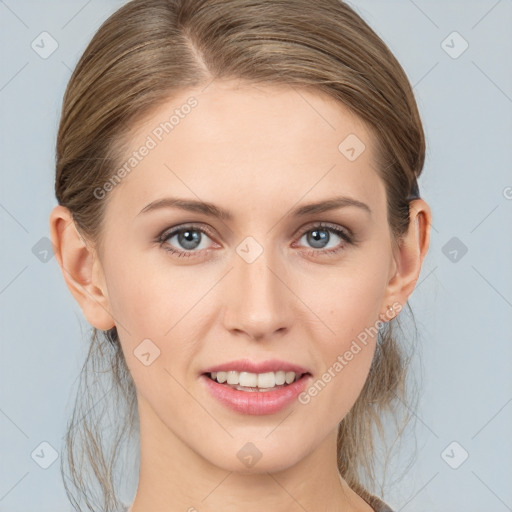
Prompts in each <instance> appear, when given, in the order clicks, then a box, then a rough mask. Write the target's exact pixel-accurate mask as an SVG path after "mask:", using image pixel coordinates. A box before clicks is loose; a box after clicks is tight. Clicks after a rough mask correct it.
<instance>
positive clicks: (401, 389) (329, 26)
mask: <svg viewBox="0 0 512 512" xmlns="http://www.w3.org/2000/svg"><path fill="white" fill-rule="evenodd" d="M214 79H241V80H244V81H247V82H250V83H253V84H273V85H278V84H282V85H286V84H288V85H292V86H294V87H303V88H309V89H310V90H312V91H317V92H323V93H325V94H327V95H328V96H330V97H331V98H334V99H335V100H337V101H338V102H340V103H342V104H344V105H345V106H346V107H348V108H349V109H350V110H351V111H352V112H353V113H355V114H356V115H357V116H359V118H360V119H362V120H363V122H365V124H366V125H367V126H368V127H369V129H370V131H371V133H372V134H373V137H374V141H373V142H374V144H375V147H376V149H377V152H376V154H377V155H378V157H377V162H375V164H376V170H377V172H378V173H379V174H380V176H381V177H382V179H383V181H384V183H385V186H386V193H387V202H388V221H389V226H390V229H391V232H392V233H393V235H394V237H395V240H396V241H397V242H399V240H400V238H401V236H402V235H403V234H404V233H405V232H406V230H407V227H408V224H409V206H410V201H411V199H413V198H415V197H418V188H417V177H418V176H419V174H420V173H421V170H422V168H423V163H424V158H425V139H424V133H423V128H422V124H421V120H420V116H419V113H418V109H417V106H416V102H415V99H414V95H413V92H412V89H411V86H410V84H409V81H408V79H407V76H406V74H405V72H404V71H403V69H402V67H401V66H400V64H399V63H398V61H397V60H396V59H395V57H394V56H393V54H392V53H391V52H390V50H389V49H388V47H387V46H386V44H385V43H384V42H383V41H382V40H381V39H380V38H379V37H378V35H377V34H376V33H375V32H374V31H373V30H372V29H371V28H370V27H369V26H368V24H367V23H366V22H365V21H364V20H363V19H362V18H361V17H360V16H359V15H358V14H357V13H356V12H355V11H354V10H353V9H352V8H351V7H350V6H348V5H347V4H346V3H343V2H341V1H340V0H315V1H311V0H257V1H256V0H134V1H131V2H129V3H127V4H126V5H125V6H123V7H122V8H120V9H119V10H118V11H116V12H115V13H114V14H113V15H112V16H110V18H109V19H107V20H106V21H105V22H104V23H103V25H102V26H101V27H100V28H99V30H98V31H97V33H96V34H95V35H94V37H93V39H92V40H91V42H90V43H89V45H88V46H87V48H86V50H85V52H84V54H83V55H82V57H81V58H80V60H79V62H78V64H77V66H76V68H75V70H74V72H73V74H72V76H71V78H70V80H69V84H68V86H67V89H66V93H65V97H64V101H63V107H62V116H61V120H60V126H59V131H58V138H57V146H56V153H57V161H56V182H55V192H56V197H57V200H58V202H59V204H61V205H63V206H65V207H67V208H69V210H70V211H71V213H72V215H73V218H74V221H75V223H76V225H77V228H78V229H79V231H80V232H81V233H82V234H83V236H84V237H86V238H87V239H88V240H90V241H92V242H93V243H95V244H98V246H100V245H101V234H102V220H103V218H104V212H105V208H106V207H107V205H108V198H107V200H103V201H98V199H96V197H95V195H94V190H95V189H96V188H97V187H98V186H99V185H101V184H103V183H105V182H106V181H107V180H109V179H110V178H111V177H112V176H113V175H114V173H115V171H116V170H117V169H118V166H119V165H120V164H121V162H122V161H123V155H125V151H126V148H127V144H128V143H129V136H130V133H131V130H132V129H133V127H134V126H135V125H136V124H137V122H138V121H140V120H141V119H142V118H144V117H145V116H148V115H149V114H150V113H151V112H152V111H153V110H154V109H155V108H157V107H158V106H160V105H161V104H162V103H163V102H165V101H168V100H169V98H170V96H171V95H172V94H173V92H176V91H178V90H185V89H186V88H188V87H192V86H200V85H203V84H204V85H205V86H206V85H207V84H208V83H210V82H211V81H212V80H214ZM340 142H341V141H340ZM409 311H410V308H409ZM396 327H400V325H399V324H398V319H394V320H392V321H390V322H388V323H386V324H385V325H384V327H383V328H382V329H381V331H380V332H379V342H378V343H377V349H376V352H375V356H374V360H373V362H372V366H371V369H370V374H369V376H368V379H367V381H366V383H365V385H364V388H363V390H362V392H361V394H360V396H359V397H358V399H357V401H356V403H355V404H354V406H353V408H352V409H351V410H350V412H349V413H348V414H347V415H346V417H345V418H344V419H343V420H342V421H341V423H340V425H339V434H338V466H339V470H340V473H341V475H342V476H343V478H344V479H345V480H346V481H347V482H348V484H349V485H350V486H351V487H352V488H353V489H354V490H355V491H356V492H357V493H358V494H360V495H361V496H362V497H363V498H367V497H368V496H369V491H368V490H367V488H369V487H372V486H374V484H375V481H376V478H375V473H374V462H375V461H374V459H375V456H376V451H375V450H374V441H373V437H374V434H375V432H374V429H375V428H376V429H377V430H378V432H379V434H380V435H381V438H383V428H384V423H383V418H384V415H385V413H386V412H391V413H393V417H395V418H397V417H398V416H397V415H398V411H399V406H400V405H404V404H406V403H407V399H406V394H407V393H406V391H407V389H409V388H408V387H407V386H406V385H405V381H406V369H407V367H408V362H409V360H410V357H411V355H412V352H411V353H408V349H409V348H411V347H412V343H410V342H409V343H408V345H407V346H402V345H400V344H399V342H398V340H397V336H396V335H395V334H394V333H393V330H394V329H396ZM118 341H119V340H118V337H117V332H116V329H115V327H114V328H113V329H111V330H110V331H106V332H98V331H97V330H96V329H93V335H92V340H91V344H90V347H89V352H88V355H87V357H86V360H85V363H84V366H83V368H82V372H81V383H82V384H83V386H84V389H83V390H79V392H78V396H77V401H76V403H75V408H74V412H73V417H72V419H71V421H70V423H69V424H68V430H67V433H66V449H67V452H68V455H67V459H66V461H67V463H68V464H69V467H70V474H71V479H72V483H73V485H74V486H75V488H76V489H78V490H79V496H78V498H80V499H85V502H86V505H87V506H88V507H89V508H90V509H91V510H98V508H100V509H101V510H103V511H110V510H114V509H116V508H117V507H118V506H119V503H118V501H117V496H116V484H115V481H114V471H113V467H114V464H115V462H116V460H117V456H118V453H117V449H118V447H119V443H120V442H121V440H122V439H123V436H124V434H125V432H126V429H127V428H128V427H130V429H131V427H132V426H133V424H134V423H136V421H137V417H136V416H137V415H136V414H135V410H136V394H135V387H134V383H133V380H132V379H131V375H130V373H129V371H128V369H127V366H126V362H125V360H124V357H123V353H122V350H121V346H120V344H119V342H118ZM91 375H94V377H95V378H96V381H95V383H92V384H91V383H90V382H89V380H88V378H89V376H91ZM101 375H107V377H108V378H109V379H111V380H110V381H109V383H108V384H109V387H110V388H111V389H107V391H105V395H103V396H102V397H101V399H100V400H99V402H102V403H103V406H104V411H107V412H108V411H110V410H115V411H116V417H115V418H114V420H113V421H114V422H116V421H117V422H118V425H117V428H113V437H112V438H110V439H109V440H108V441H107V442H105V446H103V445H102V444H103V442H104V441H105V439H106V436H105V428H107V427H103V428H102V427H101V425H100V424H101V422H102V421H106V419H105V418H106V417H107V415H105V414H100V413H99V411H98V407H97V406H98V403H99V402H95V401H94V394H93V385H94V384H96V383H98V382H100V377H101ZM82 384H81V385H82ZM100 392H101V391H100ZM104 396H107V397H108V399H109V400H111V401H112V400H114V399H115V400H118V403H117V405H116V406H114V407H115V409H114V408H113V407H112V405H110V406H106V405H105V402H104V401H103V398H104ZM406 408H407V409H411V406H407V407H406ZM91 409H92V411H91ZM120 411H124V412H125V416H124V417H123V416H122V415H119V413H120ZM94 415H96V416H94ZM82 416H83V417H82ZM91 416H92V417H91ZM408 419H409V416H408V415H407V412H406V415H405V418H404V421H403V422H402V423H401V424H400V425H401V427H400V428H399V433H400V432H401V431H402V429H403V428H404V426H405V425H406V424H407V421H408ZM108 428H111V425H110V424H109V425H108ZM62 464H64V457H63V461H62ZM84 464H85V465H88V468H89V469H92V471H93V473H94V478H95V479H96V482H97V483H99V484H100V488H101V496H99V497H98V498H97V500H99V501H97V502H96V503H94V504H93V503H91V500H93V501H94V499H96V498H92V497H89V496H88V495H87V487H86V482H85V475H86V471H85V469H84V467H83V466H84ZM61 471H62V473H63V476H65V474H64V469H63V466H62V465H61ZM364 479H366V480H367V481H368V485H366V486H365V485H363V480H364ZM64 484H65V487H66V492H67V493H68V496H69V498H70V499H71V500H72V501H73V502H74V504H75V505H76V506H77V507H78V510H82V509H81V508H80V505H79V503H78V502H77V501H76V500H75V499H74V498H73V496H72V491H71V490H70V489H69V488H68V486H67V484H66V479H64Z"/></svg>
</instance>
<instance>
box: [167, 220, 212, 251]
mask: <svg viewBox="0 0 512 512" xmlns="http://www.w3.org/2000/svg"><path fill="white" fill-rule="evenodd" d="M173 238H176V242H175V243H176V245H177V247H176V245H173V244H172V243H171V240H172V239H173ZM208 238H210V236H209V232H208V231H207V230H206V229H205V228H204V227H197V226H193V225H189V226H179V227H177V228H172V229H170V230H167V231H164V232H163V233H162V234H161V235H160V236H159V237H158V241H159V242H160V245H161V246H162V248H163V249H165V250H166V251H169V252H170V253H171V254H176V255H177V256H178V257H191V256H196V255H197V254H198V253H200V252H202V251H204V250H207V244H204V243H203V242H205V240H206V239H208ZM205 245H206V247H205Z"/></svg>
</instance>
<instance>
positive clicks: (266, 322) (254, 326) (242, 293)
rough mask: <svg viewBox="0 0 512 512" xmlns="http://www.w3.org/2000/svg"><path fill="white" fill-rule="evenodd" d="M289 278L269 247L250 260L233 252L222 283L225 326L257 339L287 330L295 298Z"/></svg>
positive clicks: (289, 325)
mask: <svg viewBox="0 0 512 512" xmlns="http://www.w3.org/2000/svg"><path fill="white" fill-rule="evenodd" d="M289 280H290V276H289V272H287V271H286V268H285V266H284V265H280V264H279V263H278V262H276V260H275V259H273V258H271V254H270V250H264V251H263V252H262V254H260V255H259V256H258V257H257V258H256V260H255V261H252V262H251V263H249V262H247V261H245V260H244V259H243V258H241V257H239V256H238V255H235V264H234V268H233V269H232V270H231V272H230V273H229V276H228V278H227V279H226V283H225V284H226V293H225V304H224V306H225V313H224V325H225V328H226V329H227V330H229V331H231V332H234V333H236V334H239V335H240V333H243V334H245V335H246V336H248V337H249V338H251V339H253V340H256V341H260V340H263V339H269V340H270V339H272V338H274V337H275V336H276V335H281V336H282V335H283V334H285V333H286V332H288V331H289V329H290V327H291V325H292V315H293V301H296V300H297V299H296V298H295V296H294V294H293V291H292V290H291V288H292V287H291V286H290V284H289Z"/></svg>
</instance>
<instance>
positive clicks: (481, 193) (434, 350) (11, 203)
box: [0, 0, 512, 512]
mask: <svg viewBox="0 0 512 512" xmlns="http://www.w3.org/2000/svg"><path fill="white" fill-rule="evenodd" d="M123 3H124V2H122V1H113V0H108V1H106V0H102V1H100V0H90V1H88V2H87V1H70V0H66V1H63V0H60V1H57V0H46V1H44V2H42V1H40V0H39V1H35V0H34V1H28V0H17V1H15V0H5V1H2V0H0V42H1V45H0V52H1V54H0V55H1V64H2V65H1V68H0V106H1V116H2V117H1V125H0V129H1V134H0V135H1V137H0V141H1V148H0V149H1V152H0V154H1V175H0V176H1V182H0V226H1V235H2V238H1V239H2V247H1V249H0V258H1V260H0V311H1V322H0V329H1V331H0V332H1V354H0V356H1V357H0V364H1V373H0V383H1V396H0V449H1V455H0V461H1V467H0V511H1V512H56V511H69V510H71V507H70V505H69V504H68V502H67V498H66V496H65V493H64V489H63V486H62V482H61V478H60V472H59V468H58V466H59V461H58V460H57V461H56V462H55V463H54V464H52V465H51V466H50V467H49V468H48V469H42V468H41V467H40V466H39V465H37V464H36V463H35V462H34V460H33V459H32V458H31V453H32V452H33V451H34V449H36V447H38V446H39V445H40V443H42V442H47V443H49V444H50V445H51V446H53V447H54V448H55V449H56V450H57V451H58V450H60V447H61V442H62V437H63V435H64V427H65V422H66V421H67V419H68V417H69V415H70V412H71V405H72V402H71V399H72V398H73V397H74V391H76V389H75V388H74V387H73V385H74V383H75V379H76V377H77V375H78V372H79V369H80V367H81V364H82V361H83V357H84V354H85V349H86V343H87V341H88V338H87V329H88V325H87V324H86V323H85V321H84V320H83V318H82V313H81V311H80V309H79V307H78V306H77V305H76V303H75V302H74V300H73V299H72V297H71V295H70V293H69V292H68V290H67V288H66V286H65V284H64V280H63V278H62V276H61V273H60V270H59V268H58V265H57V263H56V261H55V259H54V258H52V259H50V260H49V261H48V262H47V263H43V262H42V261H40V259H38V258H37V257H36V256H35V255H34V253H33V252H32V249H33V247H34V246H35V245H36V244H37V243H38V242H39V241H40V239H41V238H43V237H47V236H49V233H48V216H49V213H50V210H51V209H52V207H53V206H54V205H55V204H56V201H55V198H54V193H53V180H54V158H55V157H54V145H55V137H56V131H57V126H58V116H59V111H60V106H61V101H62V96H63V93H64V89H65V86H66V83H67V80H68V79H69V77H70V73H71V70H72V68H73V67H74V65H75V63H76V61H77V59H78V57H79V56H80V54H81V53H82V51H83V50H84V48H85V45H86V44H87V42H88V41H89V40H90V38H91V37H92V35H93V33H94V32H95V31H96V29H97V28H98V27H99V25H100V24H101V22H102V21H103V20H105V19H106V18H107V16H108V15H109V14H110V13H112V12H113V11H114V10H116V8H118V7H119V6H120V5H122V4H123ZM351 5H353V6H354V7H355V8H356V10H357V11H358V12H359V13H360V14H361V15H362V16H363V17H364V18H365V19H366V20H367V21H368V22H369V24H370V25H371V26H372V27H373V28H374V30H376V32H377V33H378V34H379V35H380V36H381V37H382V38H383V39H384V41H385V42H386V43H387V44H388V45H389V46H390V48H391V50H392V51H393V52H394V53H395V55H396V56H397V58H398V59H399V61H400V62H401V64H402V65H403V67H404V69H405V70H406V72H407V74H408V76H409V79H410V81H411V83H412V84H413V85H414V91H415V94H416V97H417V101H418V105H419V108H420V112H421V115H422V118H423V122H424V128H425V132H426V136H427V144H428V153H427V159H426V165H425V168H424V172H423V175H422V177H421V179H420V190H421V193H422V196H423V197H424V198H425V199H426V200H427V201H428V202H429V204H430V205H431V207H432V210H433V230H432V239H431V249H430V253H429V254H428V256H427V258H426V262H425V265H424V268H423V271H422V276H421V278H420V282H419V285H418V287H417V289H416V290H415V292H414V293H413V296H412V299H411V301H410V302H411V305H412V307H413V310H414V312H415V316H416V319H417V323H418V327H419V330H420V333H421V338H420V340H419V341H420V345H421V357H422V363H421V364H422V366H423V391H422V398H421V402H420V407H419V410H418V416H417V458H416V462H415V464H414V466H413V467H412V468H411V470H410V471H408V472H407V475H406V476H405V478H404V479H403V480H402V481H401V482H400V483H399V484H394V485H393V486H392V488H391V489H389V490H388V491H387V493H386V494H385V495H384V498H385V499H386V501H387V502H388V503H389V504H391V505H392V506H393V507H394V508H395V510H396V511H403V512H413V511H414V512H421V511H425V512H427V511H428V512H461V511H464V512H481V511H485V512H506V511H507V510H509V511H510V510H512V435H511V434H512V372H511V368H512V335H511V331H512V229H511V228H512V215H511V210H512V149H511V147H512V138H511V135H512V69H511V63H512V58H511V55H512V3H511V2H510V0H501V1H496V0H480V1H474V0H473V1H468V0H465V1H441V0H438V1H433V0H429V1H427V0H415V1H414V2H413V1H412V0H395V1H389V0H388V1H383V0H354V1H352V2H351ZM43 31H47V32H49V33H50V34H51V35H52V37H53V38H55V40H56V41H57V42H58V45H59V46H58V49H57V50H56V51H55V52H54V53H53V54H52V55H51V56H50V57H49V58H47V59H43V58H41V57H40V56H39V55H38V54H36V52H35V51H34V50H33V49H32V48H31V43H32V41H33V40H34V39H35V38H36V37H37V36H38V35H39V34H40V33H41V32H43ZM453 31H457V32H458V33H459V34H460V36H461V37H462V38H463V39H464V40H466V41H467V43H468V44H469V47H468V49H467V50H466V51H465V52H464V53H462V54H461V55H460V56H459V57H458V58H452V57H451V56H450V55H448V53H446V51H445V49H443V46H444V47H445V48H447V46H446V45H450V46H452V47H453V48H452V49H451V50H450V49H449V48H447V49H448V50H449V51H452V52H457V51H458V50H460V49H461V48H462V46H461V44H462V40H461V39H457V37H458V36H455V38H454V37H453V36H451V37H450V38H448V40H447V42H446V43H444V45H443V46H442V41H443V40H445V39H446V38H447V36H448V35H450V34H451V33H452V32H453ZM451 40H453V43H452V42H451ZM507 187H508V188H507ZM453 237H456V238H457V239H458V240H459V242H456V243H458V244H459V246H460V244H461V243H463V244H464V245H465V246H466V247H467V253H466V254H465V255H463V256H462V257H460V254H461V252H460V251H459V253H458V257H459V259H458V260H457V261H455V262H454V261H451V259H450V258H449V257H448V256H449V250H451V249H450V246H447V248H445V252H446V253H448V256H446V255H445V253H444V252H443V248H444V247H445V245H446V244H447V243H448V242H449V241H450V240H451V239H452V238H453ZM39 243H44V242H39ZM452 243H453V242H452ZM452 254H454V253H452ZM417 363H418V361H417ZM453 441H456V442H457V443H458V445H460V446H461V447H462V448H463V449H464V450H466V451H467V452H468V454H469V458H468V459H467V460H466V461H465V462H464V464H462V465H461V466H460V467H459V468H458V469H452V468H451V467H450V466H449V465H448V464H447V463H446V462H445V460H443V457H442V453H446V452H445V449H446V447H448V445H450V444H451V443H452V442H453ZM404 443H405V444H404V457H405V458H406V457H407V456H408V455H409V454H410V453H411V450H412V449H414V444H411V445H408V444H407V443H408V441H407V442H404ZM460 450H461V448H459V447H456V448H455V450H454V451H453V452H452V451H451V450H450V449H449V450H448V452H447V453H448V455H449V457H448V459H450V461H455V462H456V461H457V458H458V457H460V453H461V451H460ZM47 452H48V451H46V453H47ZM450 456H451V457H450ZM405 458H404V460H405ZM445 458H446V456H445ZM452 464H453V462H452ZM402 469H403V468H402ZM311 512H313V511H311Z"/></svg>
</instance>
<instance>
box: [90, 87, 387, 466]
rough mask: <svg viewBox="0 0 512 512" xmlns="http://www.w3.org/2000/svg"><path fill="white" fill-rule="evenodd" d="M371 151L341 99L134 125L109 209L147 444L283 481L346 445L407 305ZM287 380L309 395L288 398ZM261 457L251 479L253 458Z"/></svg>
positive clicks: (124, 336) (225, 104)
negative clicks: (346, 429)
mask: <svg viewBox="0 0 512 512" xmlns="http://www.w3.org/2000/svg"><path fill="white" fill-rule="evenodd" d="M191 97H193V98H194V100H189V98H191ZM187 100H189V102H188V103H187ZM187 104H188V105H189V106H190V108H189V107H185V105H187ZM173 112H175V117H174V118H173V119H172V120H171V123H172V125H171V124H169V119H170V116H171V115H172V114H173ZM166 122H167V123H168V124H167V125H166V124H165V123H166ZM347 137H349V139H347ZM355 137H357V138H355ZM345 139H347V140H346V141H345ZM343 141H345V142H343ZM342 143H343V144H342ZM361 143H363V144H364V147H363V146H362V145H361ZM340 144H341V146H340ZM144 146H145V147H146V148H147V150H143V149H141V148H142V147H144ZM351 147H352V148H354V151H352V150H351V149H350V148H351ZM373 148H374V143H373V141H372V138H371V135H370V132H369V131H368V130H367V129H366V128H365V126H364V125H363V123H362V122H361V121H360V120H359V119H358V118H357V117H355V116H354V115H352V114H351V113H350V112H349V111H348V110H347V109H345V108H344V107H343V106H342V105H340V104H339V103H336V102H334V101H333V100H331V99H329V98H327V97H325V96H322V95H320V94H315V93H312V92H306V91H304V90H297V89H293V88H291V87H284V86H283V87H277V86H264V87H254V86H250V85H241V84H239V83H235V82H231V81H229V82H228V81H227V82H214V83H212V84H211V85H210V86H209V87H208V88H207V89H206V90H205V91H203V92H201V90H200V89H188V90H186V91H183V92H181V93H180V94H176V95H174V96H173V97H172V99H170V100H169V102H168V103H167V104H166V105H164V106H162V107H160V108H159V109H158V110H156V111H155V112H153V113H152V115H151V117H150V118H149V119H145V120H144V122H141V123H139V124H138V125H137V126H136V129H135V131H134V133H133V136H132V137H131V139H130V148H129V151H128V152H127V155H126V160H127V162H128V160H129V158H130V157H133V158H135V160H132V161H131V163H129V162H128V166H127V167H125V171H126V170H127V169H130V170H129V172H125V173H123V172H121V173H120V175H121V178H122V179H121V180H120V183H119V184H117V185H115V186H112V184H110V185H107V186H106V187H104V188H102V190H108V193H107V194H106V197H104V198H101V196H102V192H98V197H100V199H98V201H101V200H106V201H108V205H107V209H106V217H105V224H104V231H103V245H102V247H101V251H100V253H99V261H100V262H101V271H102V275H103V278H104V283H105V293H106V294H107V295H108V303H109V310H110V312H111V314H112V317H113V321H114V322H115V324H116V326H117V330H118V333H119V337H120V341H121V345H122V349H123V352H124V354H125V357H126V361H127V364H128V367H129V369H130V372H131V374H132V376H133V379H134V381H135V385H136V388H137V394H138V401H139V415H140V421H141V439H143V438H144V436H146V438H147V439H155V438H158V439H159V442H160V443H162V446H161V449H162V450H165V449H166V446H169V447H170V446H172V447H173V451H174V453H176V446H178V445H179V447H180V450H181V451H179V453H182V454H186V453H194V454H195V455H197V456H199V457H200V458H202V459H203V461H206V462H207V463H211V464H214V465H215V466H217V467H221V468H224V469H226V470H229V471H269V470H272V471H275V470H278V469H282V468H286V467H289V466H291V465H293V464H294V463H296V462H297V461H299V460H300V459H303V458H304V457H305V456H306V455H308V454H310V453H314V451H315V450H316V449H317V448H318V447H319V446H321V445H322V443H323V442H324V441H325V440H326V439H332V438H333V437H332V436H335V434H336V429H337V425H338V423H339V422H340V421H341V420H342V419H343V417H344V416H345V415H346V414H347V412H348V411H349V410H350V408H351V407H352V405H353V404H354V402H355V400H356V398H357V396H358V395H359V393H360V391H361V389H362V387H363V385H364V383H365V380H366V378H367V376H368V371H369V368H370V364H371V361H372V357H373V354H374V350H375V343H376V338H375V337H372V335H371V333H373V332H374V331H369V329H370V328H371V327H372V326H375V325H376V323H377V324H378V323H379V322H378V321H379V317H380V316H381V315H382V313H383V311H385V310H386V305H387V304H392V303H393V300H392V299H390V297H389V295H388V286H387V285H388V282H389V280H390V278H391V276H392V275H393V272H394V270H395V261H394V257H393V249H392V247H393V245H392V237H391V234H390V230H389V226H388V224H387V214H386V192H385V188H384V183H383V182H382V180H381V178H380V177H379V176H378V174H377V172H376V170H375V155H374V152H373ZM134 151H135V152H137V155H138V156H134V155H133V152H134ZM177 198H179V199H180V200H182V201H187V202H190V203H189V207H188V208H185V207H180V205H179V204H178V203H174V205H172V204H171V202H172V201H171V199H177ZM333 200H339V202H338V203H337V204H334V202H332V203H329V201H333ZM192 203H193V205H192ZM197 203H209V204H210V205H214V207H215V208H209V209H208V208H206V207H204V206H203V207H198V206H197ZM313 204H317V205H323V206H316V207H310V208H305V206H306V205H313ZM183 205H185V203H182V206H183ZM328 206H331V207H330V208H327V207H328ZM333 206H334V207H333ZM219 211H221V212H223V215H219V214H218V213H219ZM390 300H391V302H390ZM368 332H370V335H368ZM364 333H366V335H365V334H364ZM363 340H364V341H363ZM350 354H351V355H350ZM237 369H238V370H239V372H244V373H243V376H242V377H239V375H238V374H237V373H228V374H227V375H224V376H223V373H224V371H228V370H229V371H231V372H235V371H236V370H237ZM211 371H217V372H218V373H217V377H218V378H220V380H223V378H227V377H229V378H230V381H228V382H236V380H231V379H236V378H237V377H238V378H241V379H242V381H238V382H239V385H242V386H244V387H245V388H246V389H247V388H250V389H249V390H238V389H236V384H230V385H228V384H227V383H224V384H221V383H218V382H217V383H215V382H214V381H213V380H212V379H211V376H210V375H209V372H211ZM292 371H294V374H291V373H290V372H292ZM283 372H284V373H283ZM286 373H288V380H290V381H291V380H292V379H297V380H295V382H293V383H290V384H287V385H282V384H281V383H282V380H283V378H284V379H286V377H287V375H286ZM254 374H256V375H254ZM302 374H304V375H302ZM301 375H302V377H301ZM276 379H277V388H276V389H272V390H270V391H268V390H267V391H257V390H256V389H255V388H256V387H257V386H263V387H264V386H271V385H272V384H274V382H275V380H276ZM319 382H320V383H319ZM315 383H316V386H315ZM258 389H260V388H258ZM265 389H269V388H265ZM142 430H143V431H144V432H143V431H142ZM167 441H168V443H167ZM142 443H144V441H143V440H142ZM247 443H252V445H254V447H255V448H254V447H253V446H252V445H249V444H247ZM255 449H257V451H258V452H259V453H261V454H262V457H261V460H259V461H258V463H257V464H256V465H255V466H254V468H252V469H251V468H250V467H249V466H250V465H249V464H245V465H244V461H243V460H242V459H243V458H244V456H245V455H247V454H249V455H251V451H254V452H255V453H257V452H256V450H255ZM169 450H170V448H169Z"/></svg>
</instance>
